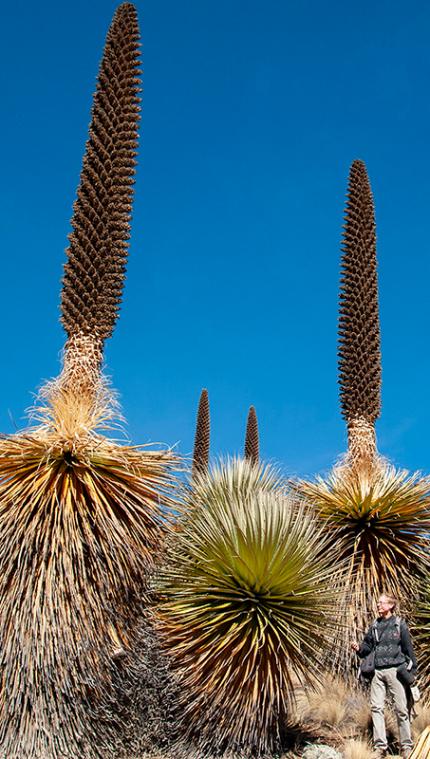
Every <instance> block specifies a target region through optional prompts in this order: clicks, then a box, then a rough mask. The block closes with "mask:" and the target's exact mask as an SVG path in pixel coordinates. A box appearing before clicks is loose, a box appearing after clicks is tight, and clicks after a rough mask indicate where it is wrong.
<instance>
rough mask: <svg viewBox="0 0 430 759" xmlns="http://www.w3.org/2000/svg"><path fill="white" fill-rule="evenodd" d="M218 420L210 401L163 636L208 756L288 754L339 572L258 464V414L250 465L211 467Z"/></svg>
mask: <svg viewBox="0 0 430 759" xmlns="http://www.w3.org/2000/svg"><path fill="white" fill-rule="evenodd" d="M208 410H209V405H208V398H207V393H206V392H205V393H204V394H203V396H202V399H201V401H200V405H199V414H198V424H197V434H196V445H195V448H194V451H195V454H196V453H197V455H198V456H200V458H199V459H198V460H197V461H196V460H195V461H194V468H193V477H192V481H191V486H190V488H189V491H188V494H187V496H186V498H185V499H184V501H185V503H184V506H183V508H181V510H180V519H179V521H178V525H177V529H176V531H175V532H174V534H173V535H172V537H171V539H170V540H169V546H168V550H167V556H166V560H165V563H164V566H163V568H162V570H161V572H160V575H159V577H158V591H159V594H160V595H159V603H158V606H157V610H156V615H157V621H158V629H159V632H160V633H161V639H162V641H163V646H164V648H165V650H166V652H167V653H168V656H169V658H170V661H171V667H172V672H173V675H174V677H175V679H176V682H177V684H178V686H179V702H180V703H179V706H180V708H181V711H182V724H181V727H182V730H183V731H184V732H185V735H187V736H188V737H189V738H190V739H191V740H192V741H194V742H196V743H197V744H200V746H204V747H206V748H208V747H209V748H211V749H214V750H219V748H220V747H222V746H230V747H233V746H241V747H242V748H244V749H245V750H251V749H253V750H255V751H256V752H257V754H260V753H261V752H263V753H264V752H265V751H266V750H268V749H269V750H270V749H272V748H274V747H275V746H277V745H278V746H279V744H280V739H281V734H282V732H283V730H284V729H285V723H286V719H287V715H288V710H289V706H290V704H291V701H292V699H293V692H294V687H295V685H296V683H297V680H299V682H302V683H305V684H306V685H309V686H312V685H313V684H315V682H316V679H317V677H318V670H319V663H320V655H321V651H322V650H323V649H324V647H325V646H326V645H327V642H328V640H329V638H330V618H331V616H332V612H333V603H334V600H335V599H334V595H333V591H332V583H333V577H334V576H333V574H332V573H333V567H332V565H331V561H330V557H329V552H328V550H325V549H326V548H327V543H328V541H327V539H326V538H325V537H324V535H323V533H322V530H321V528H318V527H317V526H316V524H315V519H314V518H313V516H312V515H311V514H310V513H309V510H308V508H307V507H306V506H304V505H303V504H302V503H299V502H297V501H296V500H295V499H294V498H292V497H291V496H290V495H289V493H288V492H287V490H286V486H285V481H284V480H283V478H282V477H281V476H279V474H277V473H276V471H275V470H273V469H272V468H270V467H267V466H264V465H263V464H260V463H259V461H258V432H257V418H256V415H255V410H254V409H253V410H252V411H251V414H250V417H249V419H248V426H247V436H246V445H245V450H246V458H244V459H240V458H236V459H228V460H224V461H220V462H219V463H218V464H216V465H214V466H212V467H209V466H208V452H209V416H208ZM202 451H203V452H204V455H203V456H202V455H201V453H202ZM337 571H340V566H339V567H338V568H337ZM335 575H336V572H335ZM323 620H324V622H323V623H322V621H323Z"/></svg>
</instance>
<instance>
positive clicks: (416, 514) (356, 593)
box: [300, 161, 430, 668]
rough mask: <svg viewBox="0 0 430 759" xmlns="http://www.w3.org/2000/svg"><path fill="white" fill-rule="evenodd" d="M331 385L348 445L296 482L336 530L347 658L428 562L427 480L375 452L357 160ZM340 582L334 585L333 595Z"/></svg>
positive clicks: (363, 184) (366, 232)
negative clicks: (336, 390)
mask: <svg viewBox="0 0 430 759" xmlns="http://www.w3.org/2000/svg"><path fill="white" fill-rule="evenodd" d="M339 384H340V402H341V410H342V415H343V417H344V419H345V421H346V425H347V430H348V451H347V454H346V456H345V457H344V458H343V460H342V461H341V462H340V463H339V464H338V465H337V466H336V467H335V468H334V470H333V471H332V473H331V474H330V475H329V476H328V477H327V478H325V479H323V478H318V479H317V481H316V482H315V483H309V482H307V483H305V482H302V483H300V490H301V491H302V493H305V494H306V495H307V496H308V497H309V499H310V500H311V501H312V502H313V503H314V505H315V506H316V508H317V510H318V512H319V517H320V520H321V521H322V523H323V525H324V530H325V532H326V533H327V534H330V532H333V534H336V536H337V535H340V536H341V538H342V542H341V543H340V544H339V548H340V550H339V552H338V553H337V554H335V553H333V554H332V555H333V557H334V558H335V559H336V558H340V559H343V558H347V559H348V561H349V565H350V578H349V582H348V585H347V592H346V594H344V604H345V606H344V605H343V604H341V603H340V604H339V609H340V615H341V623H342V627H341V628H340V630H341V632H340V636H339V640H338V641H337V644H336V646H337V655H335V656H334V657H333V655H332V654H330V657H331V658H332V659H333V658H334V659H335V663H336V664H337V665H338V666H340V667H341V668H342V667H344V666H348V664H349V663H350V661H351V655H350V653H349V651H350V648H349V643H350V641H351V639H355V638H356V636H357V634H358V635H359V636H360V635H361V634H362V632H363V629H364V628H365V627H366V625H367V624H368V622H369V620H370V619H371V617H372V616H373V615H375V614H376V607H375V601H376V598H377V596H378V595H379V594H380V593H381V592H382V591H383V590H385V591H386V592H391V593H393V594H395V595H397V596H400V597H407V596H410V594H411V592H413V586H414V578H415V577H416V576H417V575H419V574H420V573H422V572H423V571H425V569H426V567H427V566H428V549H429V544H428V534H429V529H430V492H429V490H430V488H429V481H428V479H424V478H422V477H420V475H419V474H414V475H409V474H408V473H407V472H405V471H397V470H396V469H395V468H394V467H393V466H391V465H390V464H389V463H388V462H387V461H386V460H385V459H383V458H382V457H381V456H380V455H379V454H378V451H377V447H376V437H375V421H376V419H377V418H378V416H379V413H380V408H381V400H380V390H381V353H380V328H379V308H378V283H377V262H376V230H375V218H374V204H373V197H372V191H371V188H370V183H369V178H368V175H367V171H366V167H365V164H364V163H363V162H362V161H354V162H353V164H352V166H351V171H350V175H349V186H348V198H347V203H346V213H345V225H344V236H343V254H342V264H341V287H340V305H339ZM341 591H342V588H339V599H341V597H342V596H341Z"/></svg>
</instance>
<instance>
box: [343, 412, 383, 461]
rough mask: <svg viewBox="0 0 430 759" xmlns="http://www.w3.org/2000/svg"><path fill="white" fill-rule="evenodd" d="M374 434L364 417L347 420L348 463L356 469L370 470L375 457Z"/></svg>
mask: <svg viewBox="0 0 430 759" xmlns="http://www.w3.org/2000/svg"><path fill="white" fill-rule="evenodd" d="M377 455H378V454H377V448H376V434H375V427H374V425H373V424H372V422H369V421H367V419H364V417H356V418H355V419H351V420H350V421H348V456H347V459H348V463H349V464H351V465H352V466H353V467H354V468H356V469H357V470H371V469H372V468H373V466H374V464H375V462H376V459H377Z"/></svg>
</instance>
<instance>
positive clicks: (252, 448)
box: [245, 406, 260, 464]
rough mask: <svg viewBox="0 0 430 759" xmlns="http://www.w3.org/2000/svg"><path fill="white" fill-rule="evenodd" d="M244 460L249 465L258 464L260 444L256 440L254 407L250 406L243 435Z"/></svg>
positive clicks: (256, 424) (256, 423) (256, 429)
mask: <svg viewBox="0 0 430 759" xmlns="http://www.w3.org/2000/svg"><path fill="white" fill-rule="evenodd" d="M245 458H246V459H248V461H249V462H250V463H251V464H258V460H259V458H260V444H259V439H258V421H257V414H256V411H255V408H254V406H250V408H249V412H248V420H247V423H246V435H245Z"/></svg>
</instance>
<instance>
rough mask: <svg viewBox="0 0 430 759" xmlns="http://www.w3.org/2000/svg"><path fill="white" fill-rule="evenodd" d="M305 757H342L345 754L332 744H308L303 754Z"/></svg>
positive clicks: (318, 758) (333, 758) (319, 758)
mask: <svg viewBox="0 0 430 759" xmlns="http://www.w3.org/2000/svg"><path fill="white" fill-rule="evenodd" d="M302 757H303V759H342V758H343V755H342V754H340V753H339V751H336V749H335V748H332V746H325V745H324V744H323V743H313V744H308V745H307V746H306V748H305V750H304V751H303V754H302Z"/></svg>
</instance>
